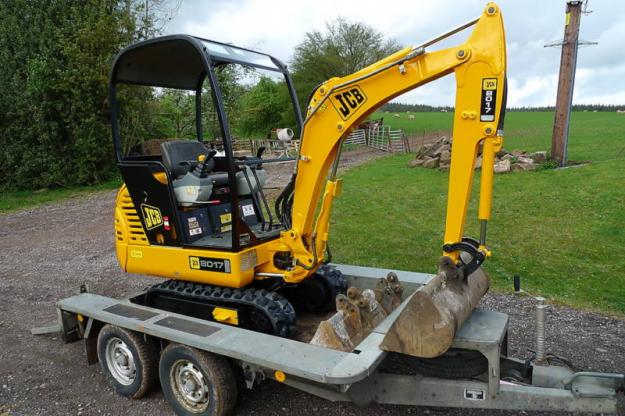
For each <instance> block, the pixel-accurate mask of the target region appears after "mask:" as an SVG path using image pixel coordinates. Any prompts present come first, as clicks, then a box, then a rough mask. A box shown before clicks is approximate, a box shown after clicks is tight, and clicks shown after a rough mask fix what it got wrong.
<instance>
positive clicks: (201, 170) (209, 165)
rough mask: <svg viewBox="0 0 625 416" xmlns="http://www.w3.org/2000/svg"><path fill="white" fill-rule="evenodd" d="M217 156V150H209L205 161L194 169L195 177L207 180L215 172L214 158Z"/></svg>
mask: <svg viewBox="0 0 625 416" xmlns="http://www.w3.org/2000/svg"><path fill="white" fill-rule="evenodd" d="M216 154H217V152H216V151H215V150H209V151H208V153H206V155H205V156H204V160H202V161H201V162H200V163H198V164H197V166H195V169H193V173H194V174H195V176H197V177H199V178H205V177H206V176H207V175H208V174H209V173H211V172H212V171H213V168H214V167H215V162H214V161H213V157H215V155H216Z"/></svg>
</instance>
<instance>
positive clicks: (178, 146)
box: [161, 140, 208, 179]
mask: <svg viewBox="0 0 625 416" xmlns="http://www.w3.org/2000/svg"><path fill="white" fill-rule="evenodd" d="M207 152H208V149H207V148H206V146H204V144H202V143H201V142H198V141H195V140H173V141H169V142H163V143H161V154H162V156H163V164H164V165H165V167H166V168H167V169H169V172H170V173H171V176H172V177H173V178H174V179H177V178H179V177H181V176H184V175H186V174H187V172H189V171H190V170H191V169H192V168H194V167H195V165H197V163H198V157H199V156H200V155H205V154H206V153H207Z"/></svg>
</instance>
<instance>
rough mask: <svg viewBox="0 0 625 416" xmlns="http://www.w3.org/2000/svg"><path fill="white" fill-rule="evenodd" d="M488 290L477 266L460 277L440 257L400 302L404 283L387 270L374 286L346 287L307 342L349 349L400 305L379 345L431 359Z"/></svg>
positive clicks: (447, 343) (443, 349) (447, 260)
mask: <svg viewBox="0 0 625 416" xmlns="http://www.w3.org/2000/svg"><path fill="white" fill-rule="evenodd" d="M488 288H489V279H488V276H487V275H486V273H484V271H483V270H482V269H481V268H478V269H477V270H476V271H474V272H473V273H472V274H470V275H469V276H467V277H465V276H464V274H463V273H462V271H461V269H459V268H458V267H457V266H456V265H455V264H454V262H453V261H452V259H450V258H449V257H443V258H442V259H441V262H440V265H439V271H438V274H437V275H436V276H435V277H434V278H432V280H430V282H428V283H427V284H426V285H424V286H422V287H420V288H419V289H418V290H416V291H415V292H414V293H413V294H411V295H409V296H408V298H407V299H406V300H404V301H403V302H402V300H401V298H402V296H401V295H402V293H403V287H402V286H401V284H400V282H399V280H398V279H397V276H396V275H395V274H394V273H389V274H388V276H387V277H386V278H385V279H380V282H379V283H378V285H377V287H376V289H375V290H369V289H366V290H363V291H362V292H361V291H359V290H358V289H356V288H353V287H351V288H349V289H348V291H347V296H344V295H339V296H337V299H336V307H337V312H336V313H335V314H334V315H332V316H331V317H330V318H329V319H328V320H325V321H323V322H321V324H320V325H319V327H318V329H317V332H316V333H315V335H314V337H313V339H312V341H311V344H315V345H320V346H323V347H326V348H332V349H336V350H341V351H351V350H353V349H354V348H355V347H356V345H358V343H360V342H361V341H362V340H363V339H364V338H365V337H366V336H367V335H368V334H369V333H370V332H371V331H373V329H374V328H375V327H376V326H377V325H378V324H379V323H381V322H382V321H383V320H384V319H385V318H386V317H387V316H388V315H390V314H391V312H392V311H393V310H395V309H397V308H400V309H399V310H398V311H397V312H398V313H397V317H396V319H395V320H394V321H393V323H392V324H391V325H390V328H389V330H388V331H387V333H386V335H385V337H384V339H383V340H382V343H381V344H380V348H382V349H383V350H386V351H392V352H398V353H402V354H408V355H412V356H415V357H423V358H431V357H437V356H439V355H441V354H443V353H445V352H446V351H447V350H448V349H449V347H450V346H451V343H452V341H453V339H454V336H455V334H456V331H457V330H458V329H459V328H460V327H461V326H462V324H463V323H464V321H465V320H466V319H467V318H468V317H469V315H470V314H471V311H473V309H474V308H475V306H476V305H477V304H478V302H479V301H480V299H481V298H482V296H484V294H485V293H486V291H487V290H488Z"/></svg>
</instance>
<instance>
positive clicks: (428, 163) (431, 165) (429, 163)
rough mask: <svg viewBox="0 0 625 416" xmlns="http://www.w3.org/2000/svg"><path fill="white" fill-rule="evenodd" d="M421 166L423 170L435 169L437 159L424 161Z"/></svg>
mask: <svg viewBox="0 0 625 416" xmlns="http://www.w3.org/2000/svg"><path fill="white" fill-rule="evenodd" d="M421 166H423V167H424V168H430V169H431V168H437V167H438V158H437V157H431V158H428V159H425V162H423V165H421Z"/></svg>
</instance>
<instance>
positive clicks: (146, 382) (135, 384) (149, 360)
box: [98, 325, 158, 399]
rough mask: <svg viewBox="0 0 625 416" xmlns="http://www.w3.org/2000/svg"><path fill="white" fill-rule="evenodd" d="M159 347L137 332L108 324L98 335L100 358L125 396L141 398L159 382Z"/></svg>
mask: <svg viewBox="0 0 625 416" xmlns="http://www.w3.org/2000/svg"><path fill="white" fill-rule="evenodd" d="M157 358H158V353H157V351H156V347H155V345H153V344H152V343H150V342H147V341H145V340H144V339H143V338H142V337H141V336H140V335H138V334H137V333H135V332H132V331H128V330H126V329H123V328H119V327H116V326H112V325H105V326H104V327H103V328H102V329H101V330H100V333H99V334H98V359H99V361H100V367H101V368H102V371H103V372H104V374H105V376H106V378H107V380H108V382H109V383H110V384H111V385H112V386H113V387H114V388H115V391H116V392H117V393H119V394H121V395H122V396H126V397H131V398H133V399H139V398H141V397H143V396H145V395H146V393H148V392H149V391H150V390H151V389H152V387H154V385H155V384H156V380H157V376H158V374H157V366H156V365H157Z"/></svg>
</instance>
